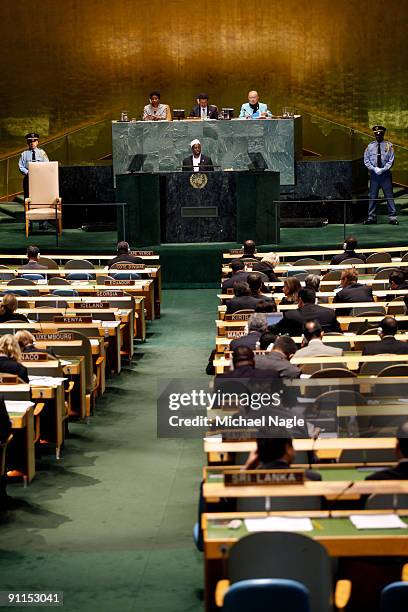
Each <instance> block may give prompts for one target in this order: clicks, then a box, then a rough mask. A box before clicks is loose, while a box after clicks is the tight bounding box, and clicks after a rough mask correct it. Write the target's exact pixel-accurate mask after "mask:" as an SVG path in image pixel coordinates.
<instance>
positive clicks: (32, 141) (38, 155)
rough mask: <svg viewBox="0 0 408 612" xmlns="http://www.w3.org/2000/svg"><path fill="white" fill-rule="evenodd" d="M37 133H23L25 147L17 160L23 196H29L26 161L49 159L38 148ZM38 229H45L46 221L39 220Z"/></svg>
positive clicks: (45, 160)
mask: <svg viewBox="0 0 408 612" xmlns="http://www.w3.org/2000/svg"><path fill="white" fill-rule="evenodd" d="M39 138H40V137H39V135H38V134H37V132H30V133H29V134H26V135H25V139H26V141H27V147H28V149H26V150H25V151H23V152H22V154H21V155H20V159H19V162H18V167H19V170H20V172H21V174H23V175H24V178H23V190H24V197H25V198H28V197H29V189H28V163H29V162H47V161H49V159H48V156H47V154H46V152H45V151H44V150H43V149H39V148H38V140H39ZM39 226H40V229H43V230H45V229H47V227H48V224H47V222H46V221H40V222H39Z"/></svg>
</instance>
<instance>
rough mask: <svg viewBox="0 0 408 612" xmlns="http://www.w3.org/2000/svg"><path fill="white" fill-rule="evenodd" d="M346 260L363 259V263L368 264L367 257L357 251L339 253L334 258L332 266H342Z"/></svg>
mask: <svg viewBox="0 0 408 612" xmlns="http://www.w3.org/2000/svg"><path fill="white" fill-rule="evenodd" d="M345 259H361V261H362V262H363V263H365V262H366V257H365V255H362V254H361V253H356V252H355V251H344V253H339V254H338V255H334V256H333V257H332V260H331V262H330V264H331V265H332V266H337V265H338V264H341V262H342V261H344V260H345Z"/></svg>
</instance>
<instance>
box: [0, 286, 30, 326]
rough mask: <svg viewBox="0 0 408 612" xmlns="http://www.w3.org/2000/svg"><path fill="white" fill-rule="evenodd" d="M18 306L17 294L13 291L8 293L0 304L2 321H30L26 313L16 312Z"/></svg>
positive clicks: (0, 319)
mask: <svg viewBox="0 0 408 612" xmlns="http://www.w3.org/2000/svg"><path fill="white" fill-rule="evenodd" d="M17 307H18V302H17V298H16V296H15V295H14V294H13V293H6V295H5V296H3V301H2V303H1V304H0V323H6V322H7V321H24V323H28V319H27V317H26V316H25V315H23V314H19V313H18V312H16V310H17Z"/></svg>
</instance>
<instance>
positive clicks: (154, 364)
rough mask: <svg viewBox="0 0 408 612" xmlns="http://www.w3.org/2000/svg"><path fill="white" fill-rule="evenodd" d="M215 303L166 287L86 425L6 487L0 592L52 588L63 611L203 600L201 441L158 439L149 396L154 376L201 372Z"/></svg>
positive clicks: (188, 608)
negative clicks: (129, 359) (23, 479)
mask: <svg viewBox="0 0 408 612" xmlns="http://www.w3.org/2000/svg"><path fill="white" fill-rule="evenodd" d="M215 305H216V299H215V292H214V291H212V290H196V291H191V292H183V291H165V292H164V304H163V316H162V318H161V319H160V320H157V321H154V322H153V323H152V324H149V330H148V338H147V341H146V343H145V344H138V345H137V348H136V353H135V359H134V360H133V363H132V364H131V366H125V368H124V370H123V371H122V373H121V375H120V376H119V377H117V378H115V379H113V380H110V381H108V389H107V393H106V394H105V395H104V397H103V398H102V399H101V400H100V401H99V402H98V404H97V409H96V413H95V416H94V417H93V418H92V420H91V423H90V424H89V425H85V424H70V432H71V437H70V438H69V440H68V441H67V443H66V447H65V450H64V453H63V457H62V459H61V461H59V462H57V461H56V460H55V459H54V458H53V456H52V455H47V456H45V457H43V459H42V461H41V463H40V470H39V472H38V473H37V476H36V478H35V480H34V481H33V482H32V484H31V485H30V487H28V488H27V489H23V487H22V486H21V485H18V484H15V485H12V486H9V489H8V492H9V494H10V495H11V496H12V497H13V498H14V504H15V509H13V510H12V511H10V512H9V517H8V519H7V521H6V522H3V523H1V524H0V590H5V589H13V590H17V589H24V590H27V589H35V590H44V589H48V590H54V589H55V590H62V591H64V592H65V600H64V610H67V612H74V611H80V612H93V611H95V612H96V611H98V612H108V611H109V612H110V611H114V610H115V611H116V610H120V611H121V612H173V611H174V612H195V611H199V610H202V602H201V601H200V599H199V597H198V596H197V592H196V591H197V590H199V589H202V588H203V564H202V558H201V555H200V554H199V553H198V552H197V551H196V550H195V549H194V545H193V541H192V526H193V523H194V521H195V520H196V513H197V491H198V483H199V480H200V476H201V467H202V465H203V462H204V455H203V452H202V443H201V441H199V440H168V439H166V440H157V438H156V403H155V400H156V388H157V380H158V377H164V378H167V377H185V378H189V377H200V376H202V375H203V370H204V368H205V366H206V363H207V359H208V355H209V352H210V350H211V348H212V344H213V340H214V312H215ZM5 609H7V608H5Z"/></svg>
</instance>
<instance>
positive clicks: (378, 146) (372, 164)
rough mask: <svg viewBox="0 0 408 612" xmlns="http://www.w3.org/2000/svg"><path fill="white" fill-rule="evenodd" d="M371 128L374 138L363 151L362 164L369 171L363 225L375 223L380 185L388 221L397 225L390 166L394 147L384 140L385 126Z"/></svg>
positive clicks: (392, 160)
mask: <svg viewBox="0 0 408 612" xmlns="http://www.w3.org/2000/svg"><path fill="white" fill-rule="evenodd" d="M372 129H373V132H374V134H375V140H373V142H370V144H369V145H368V146H367V148H366V150H365V151H364V164H365V165H366V167H367V168H368V169H369V171H370V202H369V204H368V218H367V219H366V221H364V225H372V224H374V223H377V198H378V193H379V191H380V187H381V189H382V190H383V193H384V196H385V197H386V198H387V205H388V218H389V223H390V224H391V225H399V221H398V219H397V209H396V207H395V202H394V194H393V190H392V174H391V168H392V165H393V163H394V147H393V146H392V143H391V142H389V141H388V140H384V133H385V131H386V128H385V127H383V126H382V125H375V126H374V127H373V128H372Z"/></svg>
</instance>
